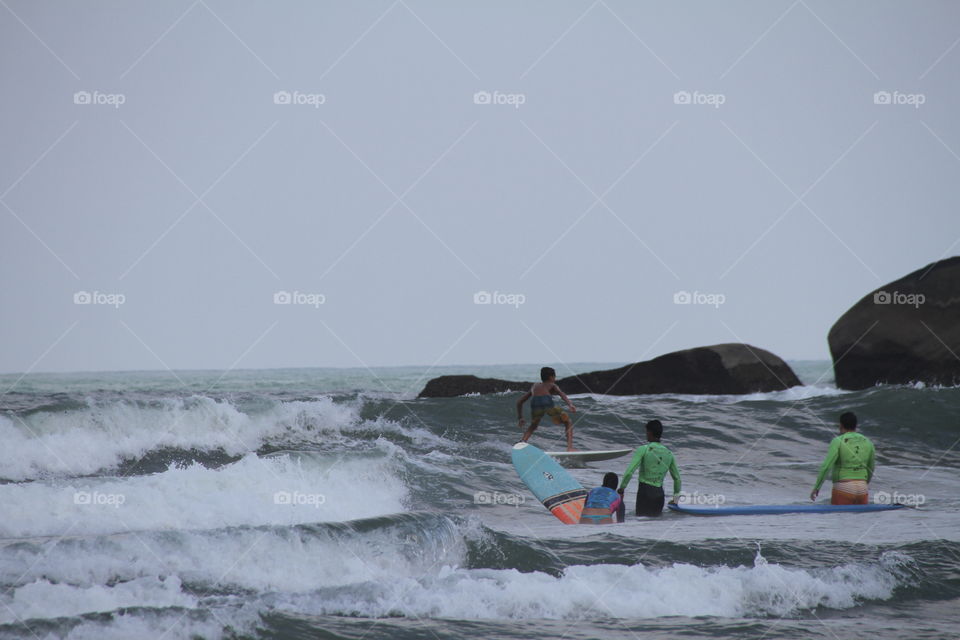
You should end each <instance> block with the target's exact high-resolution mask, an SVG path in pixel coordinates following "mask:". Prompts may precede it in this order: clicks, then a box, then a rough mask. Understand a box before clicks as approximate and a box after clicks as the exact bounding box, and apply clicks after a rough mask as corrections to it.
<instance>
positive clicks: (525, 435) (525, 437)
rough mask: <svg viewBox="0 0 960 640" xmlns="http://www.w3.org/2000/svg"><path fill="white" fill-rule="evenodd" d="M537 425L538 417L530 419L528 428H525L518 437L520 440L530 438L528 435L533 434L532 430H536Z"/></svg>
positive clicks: (538, 424) (523, 440) (524, 440)
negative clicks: (520, 436) (521, 435)
mask: <svg viewBox="0 0 960 640" xmlns="http://www.w3.org/2000/svg"><path fill="white" fill-rule="evenodd" d="M539 426H540V420H539V419H536V420H531V421H530V428H529V429H527V431H526V433H524V434H523V437H522V438H520V442H526V441H527V440H529V439H530V436H532V435H533V432H534V431H536V430H537V427H539Z"/></svg>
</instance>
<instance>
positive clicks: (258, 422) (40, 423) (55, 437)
mask: <svg viewBox="0 0 960 640" xmlns="http://www.w3.org/2000/svg"><path fill="white" fill-rule="evenodd" d="M359 409H360V407H359V406H357V405H354V404H344V403H336V402H334V401H332V400H331V399H329V398H318V399H316V400H312V401H296V402H284V403H278V404H276V405H274V406H273V407H271V408H270V409H268V410H266V411H263V412H260V413H252V414H247V413H244V412H242V411H240V410H239V409H237V408H236V407H235V406H234V405H233V404H231V403H230V402H228V401H226V400H214V399H212V398H208V397H204V396H194V397H191V398H168V399H164V400H162V401H158V402H157V404H156V406H149V407H144V406H141V405H138V404H136V403H133V402H111V403H109V404H106V405H103V406H99V405H95V404H93V403H91V406H89V407H87V408H85V409H80V410H73V411H66V412H38V413H34V414H31V415H29V416H27V417H26V418H19V417H13V418H11V417H8V416H0V440H2V441H3V443H4V446H3V447H2V448H0V474H2V476H3V477H4V478H7V479H10V480H25V479H32V478H42V477H50V476H64V475H68V476H77V475H87V474H92V473H95V472H97V471H101V470H103V469H110V468H113V467H115V466H116V465H118V464H119V463H121V462H122V461H123V460H124V459H136V458H139V457H141V456H143V455H145V454H147V453H148V452H150V451H155V450H157V449H162V448H179V449H198V450H202V451H214V450H222V451H224V452H226V453H228V454H231V455H241V454H244V453H246V452H248V451H253V450H256V449H257V448H258V447H260V446H261V445H263V444H264V443H268V442H290V441H292V442H303V441H316V440H317V439H321V438H322V439H324V440H330V439H333V438H338V437H340V436H341V435H344V434H349V433H350V432H355V431H360V430H362V431H375V432H380V433H390V432H393V433H399V434H402V435H404V436H405V437H409V438H412V439H413V440H414V441H415V442H428V443H432V444H440V443H441V442H442V438H439V437H438V436H435V435H433V434H431V433H430V432H429V431H427V430H426V429H423V428H420V427H405V426H402V425H400V424H398V423H395V422H392V421H390V420H385V419H377V420H362V419H361V418H360V412H359Z"/></svg>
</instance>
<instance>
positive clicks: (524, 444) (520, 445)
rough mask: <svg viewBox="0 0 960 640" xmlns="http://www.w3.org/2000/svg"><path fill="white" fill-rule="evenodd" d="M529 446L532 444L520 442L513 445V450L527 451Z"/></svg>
mask: <svg viewBox="0 0 960 640" xmlns="http://www.w3.org/2000/svg"><path fill="white" fill-rule="evenodd" d="M528 446H530V443H528V442H518V443H517V444H515V445H513V448H514V449H516V450H517V451H519V450H520V449H525V448H526V447H528Z"/></svg>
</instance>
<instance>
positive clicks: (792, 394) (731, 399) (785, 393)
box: [575, 384, 850, 404]
mask: <svg viewBox="0 0 960 640" xmlns="http://www.w3.org/2000/svg"><path fill="white" fill-rule="evenodd" d="M847 393H850V392H849V391H844V390H843V389H837V388H836V387H834V386H832V385H825V384H819V385H801V386H797V387H790V388H789V389H784V390H782V391H764V392H757V393H745V394H738V395H705V394H704V395H695V394H686V393H664V394H657V395H652V396H611V395H604V394H595V393H588V394H582V395H581V396H580V397H587V398H592V399H594V400H596V401H598V402H600V403H608V404H616V403H627V404H629V403H633V402H636V401H637V399H638V398H644V399H649V398H673V399H677V400H684V401H686V402H693V403H697V404H705V403H719V404H737V403H739V402H758V401H768V402H797V401H798V400H808V399H810V398H821V397H832V396H840V395H844V394H847ZM575 397H577V396H575Z"/></svg>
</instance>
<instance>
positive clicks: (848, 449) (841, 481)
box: [810, 411, 875, 504]
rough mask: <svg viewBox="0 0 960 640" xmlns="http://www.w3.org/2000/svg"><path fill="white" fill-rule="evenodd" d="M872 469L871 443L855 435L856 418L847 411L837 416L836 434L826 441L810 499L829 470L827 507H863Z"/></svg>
mask: <svg viewBox="0 0 960 640" xmlns="http://www.w3.org/2000/svg"><path fill="white" fill-rule="evenodd" d="M874 467H875V460H874V448H873V443H872V442H870V440H869V439H867V437H866V436H864V435H863V434H860V433H857V416H856V414H855V413H853V412H852V411H848V412H846V413H844V414H843V415H841V416H840V435H839V436H837V437H836V438H834V439H833V440H831V441H830V448H829V449H828V450H827V457H826V458H824V460H823V464H822V465H821V466H820V473H818V474H817V482H816V484H814V485H813V491H811V492H810V499H811V500H816V499H817V495H819V493H820V485H822V484H823V481H824V479H825V478H826V476H827V473H828V472H829V471H830V470H831V469H832V470H833V476H832V477H831V479H832V480H833V491H832V492H831V495H830V504H867V497H868V492H867V485H868V484H869V483H870V480H871V479H872V478H873V470H874Z"/></svg>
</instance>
